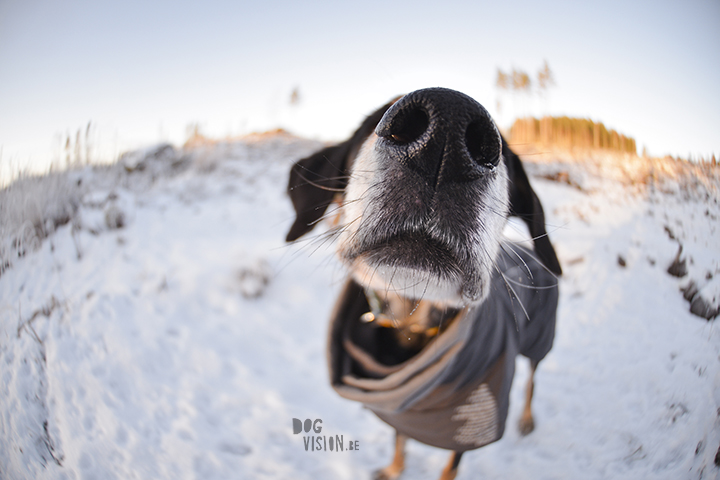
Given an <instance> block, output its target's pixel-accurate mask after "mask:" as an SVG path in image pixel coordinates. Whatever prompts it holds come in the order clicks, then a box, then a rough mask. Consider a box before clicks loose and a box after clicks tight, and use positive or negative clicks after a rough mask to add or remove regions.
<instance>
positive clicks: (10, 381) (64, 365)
mask: <svg viewBox="0 0 720 480" xmlns="http://www.w3.org/2000/svg"><path fill="white" fill-rule="evenodd" d="M319 146H320V144H319V143H317V142H312V141H306V140H301V139H295V138H292V137H288V136H285V135H282V134H277V135H270V136H264V137H262V136H261V137H255V138H246V139H243V140H238V141H235V142H227V143H220V144H214V145H200V146H196V147H194V148H192V149H188V150H174V149H171V150H168V149H167V148H164V147H163V148H160V147H158V148H155V149H147V150H144V151H142V152H136V153H135V154H133V155H129V156H127V157H126V158H125V162H124V163H121V164H120V165H117V166H115V167H107V168H105V169H89V168H87V169H84V170H80V171H75V172H71V173H69V174H68V178H69V179H70V180H72V181H71V182H69V184H71V185H76V184H80V185H82V188H81V189H80V190H78V191H77V195H78V196H79V197H80V198H79V201H78V200H76V199H73V200H72V205H74V207H73V208H72V209H71V210H72V211H74V215H73V219H72V221H69V222H66V223H62V224H58V225H57V227H56V228H55V229H54V231H52V232H49V233H48V235H47V237H46V238H43V239H40V240H38V241H37V242H35V244H34V245H35V247H34V249H32V250H28V251H25V252H24V254H23V255H21V256H19V257H18V256H17V255H16V256H15V257H12V258H11V262H9V264H8V265H9V266H7V267H6V268H5V269H4V270H3V271H2V273H1V274H0V478H2V479H8V480H15V479H58V480H60V479H63V480H81V479H203V480H205V479H207V480H212V479H237V478H247V479H287V478H293V479H325V478H328V479H364V478H369V476H370V474H371V472H372V471H373V470H375V469H377V468H380V467H382V466H384V465H385V464H387V463H389V461H390V459H391V455H392V443H393V432H392V431H391V429H390V428H389V427H387V426H386V425H385V424H383V423H382V422H381V421H379V420H378V419H377V418H376V417H374V415H373V414H371V413H370V412H369V411H367V410H365V409H363V408H362V407H361V405H359V404H356V403H353V402H349V401H346V400H343V399H341V398H340V397H339V396H337V395H336V394H335V393H334V392H333V391H332V389H331V388H330V386H329V384H328V379H327V373H326V365H325V341H326V338H325V335H326V328H327V322H328V316H329V312H330V309H331V308H332V304H333V301H334V298H335V295H336V293H337V292H338V289H339V288H340V286H341V284H342V282H343V280H344V278H345V273H344V272H343V270H342V268H341V267H340V265H339V263H338V262H337V261H336V260H335V258H334V253H333V246H332V244H330V243H328V242H326V241H325V237H323V236H322V235H321V234H315V235H314V236H312V238H309V239H305V240H301V241H300V242H298V243H297V244H294V245H285V244H284V241H283V239H284V236H285V233H286V231H287V229H288V228H289V225H290V223H291V221H292V219H293V212H292V208H291V205H290V202H289V200H288V198H287V197H286V195H285V193H284V189H285V185H286V179H287V173H288V171H289V167H290V165H291V162H292V161H294V160H296V159H297V158H299V157H301V156H303V155H306V154H308V153H310V152H312V151H313V150H314V149H317V148H318V147H319ZM158 152H160V154H158ZM527 168H528V170H529V172H530V173H531V179H532V182H533V184H534V186H535V188H536V190H537V192H538V195H539V196H540V198H541V200H542V201H543V204H544V206H545V210H546V215H547V223H548V226H549V232H550V236H551V238H552V241H553V243H554V245H555V247H556V249H557V251H558V255H559V258H560V261H561V263H562V264H563V268H564V275H563V277H562V279H561V299H560V310H559V317H558V327H557V338H556V341H555V345H554V348H553V350H552V351H551V353H550V354H549V356H548V357H547V359H546V360H545V361H544V362H543V363H542V364H541V365H540V368H539V370H538V373H537V377H536V380H537V382H536V390H535V400H534V412H535V421H536V429H535V431H534V432H533V433H531V434H530V435H529V436H527V437H522V436H520V435H519V433H518V432H517V429H516V428H514V425H515V424H516V423H517V422H518V420H519V418H520V413H521V412H520V409H521V407H522V402H523V395H524V392H523V390H524V383H525V378H526V376H527V372H528V365H527V362H526V361H525V360H524V359H518V373H517V375H516V380H515V384H514V386H513V390H512V392H511V411H510V415H509V420H508V422H509V427H508V428H507V429H506V433H505V436H504V437H503V438H502V439H501V440H500V441H499V442H497V443H495V444H492V445H489V446H487V447H484V448H482V449H479V450H476V451H473V452H470V453H468V454H466V455H465V456H464V457H463V460H462V462H461V464H460V472H459V475H458V479H471V478H487V479H499V478H547V479H578V478H583V479H603V478H613V479H637V478H659V479H684V478H688V479H699V478H703V479H706V478H717V477H718V474H719V472H720V470H718V467H716V466H715V465H714V458H715V454H716V452H717V451H718V446H719V445H720V420H719V419H718V409H719V408H720V332H719V331H718V328H717V327H716V326H715V323H714V322H713V321H707V320H705V319H703V318H701V317H699V316H696V315H693V314H692V313H691V312H690V303H689V302H688V301H687V300H685V299H684V298H683V294H682V292H681V289H683V288H687V286H688V283H689V282H690V281H694V282H695V283H696V287H697V290H698V291H699V292H705V293H704V295H705V296H706V297H707V298H709V299H711V300H712V297H713V295H714V298H715V300H714V301H715V302H716V303H715V305H717V291H718V278H720V275H719V274H720V242H718V240H717V238H718V234H717V227H718V222H717V218H718V215H720V207H719V206H718V203H717V198H718V196H717V189H715V190H712V189H711V190H708V192H709V193H708V194H697V195H694V194H693V195H688V194H686V193H687V190H684V189H683V186H682V185H680V184H679V183H678V184H673V183H672V182H671V183H669V184H665V185H663V186H662V188H655V189H652V191H647V192H645V193H644V194H639V193H638V190H637V188H633V187H629V186H628V185H626V184H623V183H622V182H618V181H617V179H615V178H612V176H608V175H606V176H602V175H598V174H597V172H596V171H594V170H593V169H591V168H586V167H584V166H583V164H582V163H579V162H576V163H567V162H561V161H557V162H554V163H553V162H550V163H542V162H536V163H535V162H530V163H528V166H527ZM558 172H560V173H562V175H559V176H558V175H557V174H558ZM553 175H554V176H555V178H556V179H557V178H565V179H570V180H572V181H560V182H558V181H551V180H548V179H547V178H550V177H553ZM78 180H81V181H80V182H78ZM33 191H35V190H33ZM702 192H705V190H703V191H702ZM702 192H700V193H702ZM695 193H697V191H696V192H695ZM706 193H707V192H706ZM70 197H72V195H70ZM63 198H64V197H63ZM73 198H74V197H73ZM60 210H61V211H63V212H65V211H66V210H64V209H62V208H61V209H60ZM120 217H122V221H118V218H120ZM319 228H322V227H319ZM668 230H670V231H671V232H672V235H670V233H668ZM508 233H509V234H511V235H513V236H516V237H517V236H518V235H519V236H522V235H523V232H522V227H521V226H520V224H518V223H517V222H513V223H511V225H510V227H509V229H508ZM5 234H6V235H7V232H6V233H5ZM679 244H682V245H683V252H684V253H683V255H684V258H686V259H687V267H688V275H687V276H686V277H684V278H680V279H679V278H675V277H673V276H670V275H669V274H668V273H667V272H666V270H667V268H668V266H669V265H670V263H671V262H672V261H673V259H674V258H675V255H676V253H677V252H678V248H679ZM5 253H7V249H6V250H5ZM621 260H622V261H621ZM621 263H624V266H623V265H621ZM708 276H709V278H708ZM293 419H299V420H300V421H302V422H304V421H305V419H311V420H316V419H320V420H321V423H317V424H316V425H318V426H320V427H321V428H322V430H321V431H320V432H319V433H316V432H314V431H312V430H311V431H310V432H308V433H305V432H301V433H300V434H294V433H293ZM311 436H313V437H316V438H313V439H310V437H311ZM318 437H320V441H319V442H317V445H327V444H328V442H327V440H328V438H329V437H332V438H333V439H335V438H340V437H341V438H342V439H343V450H342V451H337V449H335V450H334V451H330V450H329V448H328V449H325V448H323V449H322V450H321V451H317V450H315V451H312V450H310V451H306V448H305V446H306V445H310V441H312V442H313V446H315V445H316V441H317V438H318ZM350 445H352V446H353V447H358V449H355V448H353V450H350ZM447 458H448V453H447V452H443V451H441V450H438V449H434V448H430V447H427V446H424V445H421V444H418V443H415V442H411V443H410V444H409V447H408V459H407V462H406V463H407V470H406V472H405V474H404V476H403V478H408V479H435V478H438V477H439V475H440V471H441V470H442V468H443V466H444V464H445V462H446V461H447Z"/></svg>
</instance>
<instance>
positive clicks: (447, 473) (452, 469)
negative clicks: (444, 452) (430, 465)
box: [440, 452, 463, 480]
mask: <svg viewBox="0 0 720 480" xmlns="http://www.w3.org/2000/svg"><path fill="white" fill-rule="evenodd" d="M462 454H463V452H453V453H452V455H450V461H449V462H448V464H447V465H446V466H445V468H444V469H443V472H442V475H441V476H440V480H454V478H455V476H456V475H457V471H458V465H460V457H462Z"/></svg>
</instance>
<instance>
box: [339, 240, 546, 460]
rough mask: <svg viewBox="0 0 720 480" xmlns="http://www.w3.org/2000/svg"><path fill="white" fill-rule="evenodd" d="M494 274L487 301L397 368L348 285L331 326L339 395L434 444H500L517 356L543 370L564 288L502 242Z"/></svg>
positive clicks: (354, 287)
mask: <svg viewBox="0 0 720 480" xmlns="http://www.w3.org/2000/svg"><path fill="white" fill-rule="evenodd" d="M496 266H497V268H496V269H495V273H494V274H493V276H492V280H491V288H490V293H489V295H488V297H487V298H486V299H485V301H483V302H482V303H480V304H477V305H472V306H469V307H466V308H465V309H463V311H462V312H461V313H460V314H459V315H460V316H459V317H458V318H456V319H455V320H454V321H453V322H452V324H451V325H450V326H449V327H448V328H447V329H446V330H445V331H444V332H443V333H442V334H440V335H439V336H437V337H435V338H434V339H433V340H432V341H431V342H430V343H428V344H427V345H426V346H425V347H424V348H423V349H422V350H421V351H420V352H419V353H417V354H416V355H415V356H413V357H412V358H410V359H408V360H406V361H404V362H402V363H399V364H397V365H386V364H383V363H382V360H381V358H382V357H383V355H382V348H384V347H385V346H386V343H384V342H383V341H382V339H380V338H373V336H374V335H379V334H380V333H379V332H380V331H381V330H383V329H378V328H375V327H372V326H370V325H367V324H365V323H364V322H362V321H361V320H360V317H361V316H362V315H363V314H364V313H366V312H368V311H369V310H370V307H369V305H368V301H367V298H366V295H365V291H364V289H363V287H362V286H360V285H359V284H357V283H356V282H355V281H353V280H348V282H347V283H346V284H345V287H344V288H343V290H342V293H341V295H340V297H339V299H338V301H337V303H336V305H335V309H334V311H333V314H332V318H331V323H330V332H329V339H328V340H329V341H328V359H329V369H330V378H331V383H332V386H333V388H334V389H335V390H336V391H337V392H338V394H340V395H341V396H342V397H344V398H347V399H350V400H355V401H358V402H361V403H363V404H364V405H365V406H366V407H367V408H368V409H370V410H371V411H373V412H374V413H375V414H376V415H377V416H378V417H380V418H381V419H382V420H383V421H385V422H386V423H388V424H389V425H391V426H392V427H394V428H395V429H396V430H397V431H398V432H399V433H401V434H404V435H407V436H408V437H410V438H414V439H415V440H418V441H420V442H423V443H425V444H428V445H432V446H435V447H439V448H445V449H448V450H454V451H458V452H463V451H466V450H472V449H475V448H479V447H482V446H483V445H487V444H488V443H492V442H494V441H496V440H498V439H500V438H501V437H502V435H503V432H504V430H505V420H506V418H507V413H508V404H509V394H510V387H511V385H512V379H513V375H514V373H515V357H516V356H517V354H518V353H520V354H522V355H524V356H526V357H528V358H530V359H531V360H533V361H536V362H539V361H540V360H542V359H543V358H544V357H545V355H547V353H548V352H549V351H550V348H551V347H552V343H553V338H554V336H555V313H556V310H557V302H558V286H557V283H558V280H557V278H556V277H555V275H553V274H552V273H551V272H550V271H549V270H548V269H547V268H545V266H543V265H542V264H541V263H540V262H539V261H538V260H537V259H536V258H535V256H534V254H533V253H532V252H531V251H529V250H527V249H525V248H523V247H521V246H519V245H516V244H509V243H505V244H503V248H502V249H501V253H500V254H499V257H498V259H497V263H496ZM386 330H387V329H386Z"/></svg>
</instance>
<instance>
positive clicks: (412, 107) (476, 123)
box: [375, 88, 502, 187]
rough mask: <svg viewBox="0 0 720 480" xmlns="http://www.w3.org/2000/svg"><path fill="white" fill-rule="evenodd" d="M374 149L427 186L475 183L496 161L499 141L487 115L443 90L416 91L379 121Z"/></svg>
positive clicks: (479, 107) (462, 96) (471, 102)
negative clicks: (410, 172) (403, 166)
mask: <svg viewBox="0 0 720 480" xmlns="http://www.w3.org/2000/svg"><path fill="white" fill-rule="evenodd" d="M375 133H376V134H377V135H378V136H379V137H380V139H379V140H378V143H377V148H379V149H381V150H382V153H384V154H385V155H387V157H389V158H391V159H393V160H395V161H397V162H399V163H401V164H403V165H405V166H406V167H408V168H411V169H413V170H415V171H417V172H418V173H420V174H421V175H422V176H423V178H424V179H425V180H426V181H427V182H428V183H430V184H431V185H434V186H436V187H437V186H438V185H440V184H443V183H447V182H465V181H471V180H476V179H478V178H481V177H482V176H484V175H486V174H487V173H488V172H490V171H492V170H493V169H494V168H495V167H496V166H497V164H498V162H499V161H500V151H501V149H502V143H501V142H502V141H501V138H500V133H499V132H498V130H497V127H496V126H495V123H494V122H493V121H492V119H491V118H490V114H488V112H487V110H485V108H484V107H483V106H482V105H480V104H479V103H478V102H476V101H475V100H473V99H472V98H470V97H468V96H467V95H465V94H462V93H460V92H456V91H454V90H448V89H445V88H429V89H424V90H417V91H415V92H412V93H410V94H408V95H405V96H404V97H402V98H401V99H400V100H398V101H397V102H395V104H393V106H392V107H390V109H388V111H387V112H385V115H384V116H383V117H382V119H381V120H380V123H379V124H378V126H377V128H376V129H375Z"/></svg>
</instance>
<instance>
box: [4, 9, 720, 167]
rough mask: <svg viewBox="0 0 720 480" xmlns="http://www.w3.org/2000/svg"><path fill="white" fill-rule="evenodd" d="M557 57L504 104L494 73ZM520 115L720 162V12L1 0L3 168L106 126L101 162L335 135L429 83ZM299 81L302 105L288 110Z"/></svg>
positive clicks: (98, 145) (55, 151)
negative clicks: (545, 116)
mask: <svg viewBox="0 0 720 480" xmlns="http://www.w3.org/2000/svg"><path fill="white" fill-rule="evenodd" d="M545 59H547V61H548V63H549V65H550V67H551V69H552V70H553V72H554V74H555V79H556V82H557V85H556V87H555V88H553V89H552V90H550V93H549V95H548V98H547V99H546V100H545V101H540V100H531V99H524V100H512V99H511V98H510V97H509V96H508V97H507V98H504V100H503V106H504V107H503V110H502V112H498V110H497V103H496V101H497V99H498V92H497V90H496V89H495V86H494V84H495V74H496V70H497V68H502V69H503V70H506V71H507V70H511V69H512V68H513V67H516V68H519V69H523V70H525V71H527V72H528V73H530V74H533V75H534V74H535V72H536V71H537V70H538V69H539V68H540V67H541V66H542V63H543V60H545ZM429 86H445V87H449V88H455V89H458V90H461V91H463V92H465V93H467V94H469V95H471V96H473V97H474V98H476V99H477V100H478V101H479V102H480V103H482V104H484V105H485V106H486V107H487V108H488V109H489V110H490V112H491V113H493V114H494V115H496V116H497V118H498V119H499V121H500V123H507V122H509V121H510V120H511V116H512V115H513V114H514V113H534V114H538V113H551V114H556V115H559V114H562V115H570V116H579V117H589V118H592V119H594V120H600V121H602V122H604V123H605V124H606V125H607V126H608V127H611V128H615V129H617V130H619V131H621V132H622V133H626V134H628V135H631V136H634V137H635V138H636V140H637V142H638V147H639V149H642V147H643V146H646V147H647V149H648V150H649V151H650V153H652V154H655V155H663V154H673V155H681V156H684V157H687V156H688V154H692V155H705V156H709V155H710V154H712V153H715V155H716V156H718V154H720V94H719V92H718V88H719V87H720V2H719V1H718V0H682V1H645V2H634V1H627V0H622V1H615V0H610V1H606V2H579V1H545V2H533V1H527V2H512V1H502V2H500V1H494V2H488V1H476V2H457V1H452V0H449V1H444V2H442V5H441V4H440V2H422V1H408V2H387V1H365V2H352V3H350V2H341V1H338V0H336V1H333V2H313V1H306V2H297V1H262V2H260V1H257V2H254V1H253V2H249V1H246V2H243V1H220V0H218V1H204V2H184V1H159V2H152V1H147V0H143V1H135V0H126V1H122V2H104V1H96V0H77V1H57V0H54V1H48V0H0V147H1V148H2V156H1V157H0V162H2V164H3V165H5V166H6V167H5V168H7V165H9V164H13V165H20V166H22V165H25V164H27V163H28V162H32V163H33V164H35V165H46V164H47V162H48V161H50V160H53V159H54V158H57V157H58V156H59V153H60V144H61V142H62V140H61V138H62V137H64V136H65V135H67V134H68V133H73V134H74V132H76V131H77V130H78V129H80V128H83V129H84V128H85V126H86V125H87V123H88V121H92V122H93V125H94V126H93V130H92V131H93V134H92V135H93V139H94V142H95V146H94V147H95V150H96V151H97V154H98V155H106V156H107V155H112V154H113V153H115V152H118V151H122V150H124V149H127V148H134V147H138V146H142V145H146V144H150V143H154V142H157V141H159V140H169V141H172V142H175V143H177V144H179V143H181V142H182V141H184V139H185V134H186V127H187V125H188V124H190V123H195V122H196V123H199V124H200V125H201V126H202V128H203V130H204V131H205V132H206V133H208V134H210V135H216V136H224V135H227V134H233V135H235V134H242V133H247V132H249V131H253V130H262V129H268V128H274V127H277V126H281V127H285V128H287V129H289V130H291V131H293V132H296V133H298V134H302V135H306V136H311V137H314V138H321V139H339V138H342V137H343V136H345V135H347V134H348V133H350V132H351V131H352V130H353V129H354V128H355V127H356V126H357V124H358V123H359V121H360V120H361V119H362V118H363V116H364V115H366V114H367V113H370V112H371V111H372V110H373V109H374V108H375V107H377V106H379V105H381V104H383V103H384V102H386V101H387V100H388V99H390V98H391V97H393V96H395V95H397V94H400V93H404V92H408V91H411V90H414V89H417V88H423V87H429ZM295 87H297V88H299V91H300V94H301V102H300V104H299V105H297V106H295V107H291V106H290V105H289V101H288V100H289V98H290V94H291V92H292V90H293V89H294V88H295Z"/></svg>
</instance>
